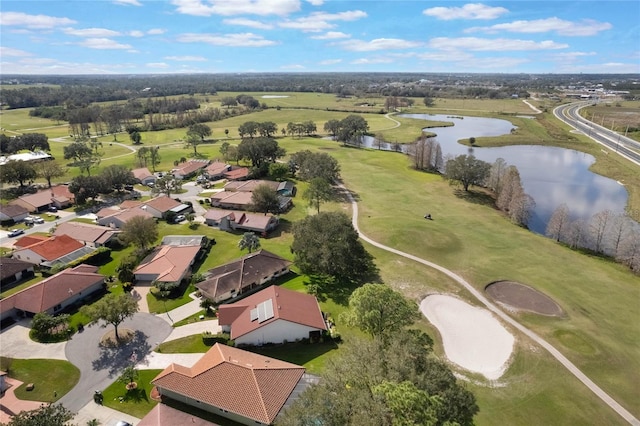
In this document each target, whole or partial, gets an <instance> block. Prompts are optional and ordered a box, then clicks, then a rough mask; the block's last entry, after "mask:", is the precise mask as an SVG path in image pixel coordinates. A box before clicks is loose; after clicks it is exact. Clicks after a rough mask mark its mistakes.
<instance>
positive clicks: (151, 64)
mask: <svg viewBox="0 0 640 426" xmlns="http://www.w3.org/2000/svg"><path fill="white" fill-rule="evenodd" d="M146 66H147V67H148V68H159V69H166V68H169V65H168V64H165V63H164V62H148V63H147V64H146Z"/></svg>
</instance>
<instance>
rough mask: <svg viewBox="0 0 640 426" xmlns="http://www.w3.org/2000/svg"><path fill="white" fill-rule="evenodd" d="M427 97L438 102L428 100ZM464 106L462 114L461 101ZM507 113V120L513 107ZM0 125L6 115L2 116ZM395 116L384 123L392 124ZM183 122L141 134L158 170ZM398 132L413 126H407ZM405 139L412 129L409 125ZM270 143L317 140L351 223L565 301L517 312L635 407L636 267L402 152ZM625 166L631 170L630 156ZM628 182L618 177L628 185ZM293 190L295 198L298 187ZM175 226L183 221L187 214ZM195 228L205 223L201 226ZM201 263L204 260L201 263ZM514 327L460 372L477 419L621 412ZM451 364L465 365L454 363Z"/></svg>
mask: <svg viewBox="0 0 640 426" xmlns="http://www.w3.org/2000/svg"><path fill="white" fill-rule="evenodd" d="M251 95H253V96H254V97H256V98H257V99H259V100H260V101H261V102H262V101H264V102H266V103H267V104H269V105H271V104H270V103H271V102H284V101H289V102H292V101H293V100H294V99H297V97H294V99H291V98H282V99H261V98H259V97H258V96H256V95H255V94H251ZM304 95H305V96H307V97H308V98H313V97H314V96H315V98H313V99H314V100H315V103H314V104H313V105H312V106H314V107H315V106H317V105H319V102H321V101H322V102H325V101H326V102H329V100H325V99H323V96H316V95H315V94H304ZM301 98H302V96H301ZM212 99H213V98H212ZM446 101H447V102H446V104H447V105H451V106H456V107H460V108H459V109H467V108H470V107H471V106H470V105H469V104H470V103H472V102H473V107H474V108H478V109H483V110H484V111H494V110H496V111H498V112H499V113H500V112H502V113H509V114H519V113H522V112H521V111H520V110H519V109H520V108H523V107H524V108H525V110H526V111H528V112H529V113H530V112H531V111H530V109H529V108H528V107H527V106H526V105H525V104H524V103H523V102H521V101H518V100H508V101H505V104H504V105H505V107H504V108H503V109H505V108H507V107H509V111H502V110H501V109H500V108H501V106H500V105H501V104H499V103H487V104H484V106H485V107H484V108H482V106H481V105H482V104H480V103H479V101H478V100H464V102H465V105H462V102H463V100H457V101H450V100H446ZM212 102H213V100H212ZM300 102H302V101H300ZM309 102H311V101H309ZM420 102H421V101H420ZM487 102H492V101H487ZM443 104H444V103H443ZM274 105H275V104H274ZM293 106H300V105H293ZM436 106H437V107H440V106H441V105H440V104H439V102H438V100H437V101H436ZM327 107H329V106H326V107H325V108H327ZM379 107H380V105H379V104H378V105H376V108H377V109H379ZM422 110H424V111H422ZM454 110H458V108H452V112H451V114H453V115H458V113H455V112H453V111H454ZM411 112H426V108H425V107H424V106H421V107H420V106H418V105H416V107H415V110H414V109H412V110H411ZM429 112H431V110H430V111H429ZM433 112H438V111H433ZM440 112H442V111H440ZM4 113H7V111H3V116H2V117H3V120H4V119H5V118H6V116H5V115H4ZM10 113H14V112H13V111H11V112H10ZM464 113H467V112H464ZM468 113H470V114H471V111H469V112H468ZM334 114H335V115H334ZM347 114H348V113H346V112H345V113H342V112H334V111H319V110H302V109H290V110H289V109H287V108H285V105H281V110H280V111H278V110H276V109H273V110H271V109H269V110H267V111H262V112H258V113H254V114H248V115H243V116H240V117H234V118H231V119H228V120H223V121H219V122H213V123H209V124H210V125H211V126H212V127H214V138H215V139H218V138H219V139H218V140H217V141H216V142H215V143H211V144H205V145H200V146H199V147H198V151H199V152H200V153H202V154H203V155H204V156H205V157H207V158H220V157H221V156H220V154H219V147H220V145H221V143H222V142H221V140H224V138H225V136H224V129H225V128H228V129H229V130H230V136H232V135H237V126H238V125H239V124H241V123H243V122H245V121H248V120H254V121H275V122H277V123H278V124H279V126H280V127H282V125H283V124H284V125H285V126H286V123H287V122H289V121H302V120H313V121H315V122H316V124H317V126H318V130H319V131H322V125H323V124H321V120H325V121H326V120H328V119H331V118H332V117H336V118H338V119H340V118H342V117H344V116H346V115H347ZM459 114H460V115H462V114H463V112H460V113H459ZM478 114H480V113H478ZM474 115H475V114H474ZM317 117H318V118H317ZM365 119H367V121H368V122H369V125H370V128H371V129H372V131H374V132H375V129H389V128H390V127H392V126H394V123H393V122H392V121H390V120H389V119H387V118H385V117H384V115H383V114H377V113H368V114H366V115H365ZM509 119H512V120H516V118H514V117H510V118H509ZM521 120H522V121H523V123H522V127H521V129H522V130H521V131H519V133H517V134H516V135H510V136H507V137H503V138H502V140H501V141H500V143H509V142H511V143H526V142H527V139H530V140H531V142H535V141H537V140H543V139H544V140H547V141H549V140H553V141H554V142H555V143H558V144H563V143H567V144H568V145H575V147H579V148H583V149H584V150H585V151H588V152H589V151H593V152H595V151H598V148H597V146H595V145H594V144H592V143H591V142H589V141H587V140H586V138H581V137H575V138H573V139H572V137H573V136H572V135H571V134H570V133H568V129H566V128H565V127H564V126H562V125H559V124H557V123H555V124H554V123H553V121H552V119H551V118H547V119H545V120H546V121H539V120H528V119H521ZM27 122H28V121H27ZM3 123H4V121H3ZM402 124H403V126H404V125H405V123H402ZM2 127H5V126H4V124H3V125H2ZM46 127H47V126H43V130H42V132H44V133H47V134H49V130H53V128H51V129H46ZM409 127H410V126H409V125H407V128H405V129H406V130H409V129H408V128H409ZM402 128H403V127H400V128H396V129H393V131H394V132H402ZM216 129H217V130H216ZM55 130H56V131H57V128H56V129H55ZM185 132H186V131H185V129H177V130H170V131H164V132H153V133H151V132H145V133H143V134H142V140H143V142H144V145H143V146H149V145H152V144H153V145H156V144H157V145H160V146H161V151H160V153H161V156H162V164H161V165H160V166H159V168H158V170H168V169H170V168H171V167H173V161H174V160H176V159H178V158H180V157H182V156H184V157H189V154H190V153H191V152H192V150H190V149H186V148H184V147H183V144H182V143H181V142H179V141H180V139H181V138H182V137H183V136H184V133H185ZM216 132H217V133H216ZM408 133H413V130H410V131H409V132H408ZM216 135H218V136H216ZM219 135H222V136H219ZM51 137H55V136H52V135H50V138H51ZM126 138H127V135H126V134H120V135H118V141H119V142H122V143H124V144H126V145H130V141H128V140H126ZM510 138H511V141H510V140H509V139H510ZM407 139H408V140H412V139H414V136H413V135H412V136H411V137H407ZM102 140H103V145H104V147H105V150H106V152H107V153H108V156H114V152H116V151H115V149H116V147H117V145H115V144H114V145H112V146H109V145H108V143H109V141H112V140H113V137H112V136H108V137H104V138H103V139H102ZM229 140H230V143H238V142H239V141H238V139H235V138H233V137H232V138H230V139H229ZM478 142H479V144H482V143H485V142H486V143H487V145H488V144H490V143H491V142H492V141H489V140H487V141H483V140H482V139H479V141H478ZM540 143H541V142H540ZM55 144H58V143H56V142H52V150H53V145H55ZM279 144H280V145H281V146H283V147H284V148H285V149H286V150H287V152H288V153H293V152H296V151H299V150H303V149H311V150H320V151H322V152H326V153H328V154H330V155H332V156H334V157H335V158H337V159H338V160H339V162H340V164H341V170H342V176H343V178H344V183H345V185H346V186H347V187H348V188H349V189H350V190H352V191H354V192H355V194H356V195H357V197H358V199H359V207H360V220H359V222H360V226H361V230H362V231H363V233H365V234H366V235H368V236H369V237H371V238H373V239H375V240H378V241H380V242H381V243H384V244H386V245H389V246H392V247H395V248H398V249H400V250H403V251H405V252H408V253H411V254H414V255H417V256H420V257H423V258H425V259H428V260H431V261H434V262H436V263H439V264H442V265H443V266H445V267H447V268H449V269H451V270H453V271H455V272H456V273H458V274H460V275H462V276H463V277H464V278H465V279H467V280H468V281H469V282H471V283H472V284H473V285H474V286H476V288H478V289H482V288H483V287H484V286H485V285H486V284H488V283H489V282H491V281H494V280H499V279H511V280H516V281H520V282H523V283H525V284H528V285H531V286H533V287H535V288H536V289H538V290H540V291H542V292H544V293H545V294H547V295H549V296H550V297H552V298H554V300H556V302H558V303H559V304H560V305H561V306H562V308H563V309H564V310H565V312H566V313H567V315H566V317H564V318H546V317H539V316H535V315H532V314H520V315H516V316H517V318H518V320H519V321H521V322H522V323H523V324H524V325H526V326H528V327H530V328H532V329H533V330H534V331H535V332H536V333H538V334H540V335H541V336H543V337H544V338H545V339H547V340H548V341H549V342H550V343H552V344H553V345H554V346H556V347H557V348H558V349H559V350H560V351H561V352H562V353H563V354H564V355H566V356H567V357H568V358H569V359H570V360H571V361H573V362H574V363H575V364H576V365H577V366H578V367H579V368H580V369H582V370H583V371H584V372H585V373H586V374H587V375H588V376H589V377H590V378H592V379H593V380H594V381H595V382H596V383H597V384H598V385H600V386H601V387H602V388H603V389H605V391H607V392H608V393H609V394H610V395H612V396H613V397H614V398H615V399H616V400H617V401H618V402H620V403H621V404H622V405H623V406H625V407H626V408H627V409H629V410H630V411H631V412H632V413H634V414H635V415H636V416H640V398H639V397H638V396H639V395H640V386H639V385H638V383H640V338H639V337H640V322H639V321H638V301H639V300H640V278H638V277H637V276H633V275H632V274H631V273H630V272H629V271H627V270H626V269H625V268H624V267H621V266H620V265H617V264H615V263H613V262H610V261H608V260H605V259H600V258H594V257H589V256H586V255H582V254H579V253H576V252H573V251H571V250H568V249H566V248H564V247H562V246H560V245H557V244H555V243H554V242H553V241H551V240H549V239H547V238H544V237H541V236H538V235H535V234H532V233H530V232H528V231H527V230H525V229H522V228H518V227H516V226H514V225H512V224H511V223H510V222H509V221H508V220H507V219H506V218H504V217H503V216H502V215H501V214H500V213H499V212H497V211H496V210H495V209H494V208H493V207H492V206H491V205H489V204H487V202H486V197H484V196H481V195H478V194H471V195H469V194H464V193H461V192H460V191H458V190H457V188H455V187H452V186H449V185H448V184H447V183H446V182H445V181H443V180H442V178H441V177H439V176H436V175H430V174H426V173H421V172H417V171H414V170H412V169H411V168H410V162H409V160H408V158H407V157H406V156H404V155H402V154H398V153H390V152H380V151H376V150H364V149H355V148H346V147H342V146H341V144H338V143H335V142H331V141H328V140H323V139H320V138H300V139H298V138H289V137H287V138H280V139H279ZM107 147H108V148H107ZM119 148H122V147H118V149H119ZM56 149H58V148H56ZM59 149H60V150H61V148H59ZM122 149H123V150H124V151H117V152H116V153H117V155H122V156H117V157H116V158H113V159H105V160H103V161H102V163H101V165H100V167H104V166H106V165H109V164H124V165H128V166H131V167H134V166H136V162H135V155H133V154H127V153H126V149H125V148H122ZM596 158H597V159H598V163H596V165H595V168H597V167H602V166H601V165H602V164H604V165H605V167H607V168H608V169H609V171H610V172H611V173H618V170H619V169H620V170H622V169H624V170H626V172H625V173H628V174H629V175H630V176H631V177H630V179H631V178H632V175H633V171H634V168H633V167H632V166H630V165H625V164H623V163H617V162H615V161H614V160H613V159H610V158H612V156H608V157H607V156H604V155H601V156H600V157H598V156H597V155H596ZM98 170H99V169H98ZM635 170H636V179H637V175H638V174H637V168H636V169H635ZM633 182H634V181H633V180H632V182H631V183H630V186H629V187H631V188H635V186H634V185H636V184H635V183H633ZM301 193H302V191H301V192H299V194H301ZM630 193H631V195H632V199H636V198H637V197H635V198H634V194H637V189H636V192H632V191H631V190H630ZM295 202H296V204H300V205H302V204H304V201H303V200H302V199H301V197H300V196H298V197H297V198H296V200H295ZM343 208H344V209H345V210H346V211H347V212H348V211H349V210H348V206H341V205H337V204H334V205H330V206H326V207H325V206H323V210H327V209H343ZM425 212H430V213H431V214H432V216H433V218H434V220H433V221H425V220H424V219H423V215H424V213H425ZM312 213H313V212H312V211H311V210H309V209H308V208H306V207H305V208H296V209H294V210H293V211H292V212H291V213H290V214H289V216H286V215H285V217H284V219H285V221H286V222H285V225H288V224H290V223H292V222H293V221H295V220H299V219H300V218H302V217H303V216H304V215H305V214H312ZM182 226H185V225H176V226H174V228H175V230H176V232H179V231H180V229H181V227H182ZM184 229H185V231H186V229H187V228H186V226H185V228H184ZM287 229H288V228H287V227H286V226H285V227H283V230H282V232H281V233H280V234H279V235H276V236H274V237H272V238H269V239H266V240H264V241H263V247H264V248H266V249H267V250H273V251H274V252H276V253H279V254H284V253H286V252H287V251H288V245H289V244H290V241H291V235H290V233H289V232H288V231H287ZM202 230H203V231H204V230H206V227H203V228H202ZM191 232H193V231H191ZM196 232H199V231H196ZM208 232H209V231H205V233H208ZM216 238H219V246H218V247H216V246H214V248H213V249H212V251H211V254H210V256H209V258H208V259H207V262H208V263H212V264H213V263H215V264H220V263H222V262H223V261H225V260H227V259H231V258H234V257H236V256H237V255H238V252H237V251H234V250H227V249H224V250H223V248H225V247H226V248H228V247H233V246H234V245H233V244H234V243H237V242H236V240H237V239H238V238H239V237H238V236H235V235H231V234H223V233H220V235H216ZM367 249H368V250H369V251H370V252H371V253H372V254H373V255H374V256H375V258H376V263H377V265H378V267H379V268H380V272H381V276H382V278H383V280H384V282H386V283H387V284H389V285H391V286H393V287H394V288H396V289H398V290H400V291H402V292H403V293H404V294H405V295H407V296H408V297H410V298H412V299H413V300H415V301H416V302H419V301H420V300H421V299H422V298H423V297H424V296H425V295H427V294H429V293H433V292H446V293H453V294H457V295H458V296H459V297H462V298H464V299H465V300H467V301H469V302H470V303H475V301H474V300H473V298H471V296H470V295H468V294H467V293H466V292H465V291H463V290H461V289H460V288H459V287H458V286H457V285H456V284H455V283H453V282H451V281H450V280H449V279H448V278H446V277H444V276H442V274H440V273H438V272H436V271H433V270H430V269H428V268H426V267H424V266H421V265H418V264H415V263H414V262H410V261H408V260H406V259H403V258H399V257H398V256H395V255H392V254H390V253H386V252H383V251H381V250H379V249H376V248H373V247H370V246H367ZM286 257H288V256H286ZM208 266H209V264H207V265H203V266H202V268H201V269H200V270H204V268H205V267H208ZM419 326H420V327H421V328H424V329H425V330H427V331H428V332H429V334H431V335H432V336H433V337H434V339H435V340H436V342H437V344H436V350H437V352H438V353H440V354H442V353H443V350H442V347H441V345H440V343H439V335H438V333H437V330H436V329H434V328H433V327H431V326H430V325H429V323H428V322H427V321H426V320H424V321H422V322H421V323H420V324H419ZM516 337H517V338H518V344H517V348H516V351H515V353H514V356H513V362H512V364H511V367H510V368H509V370H508V371H507V373H506V374H505V376H504V377H503V378H501V379H500V380H499V381H498V382H497V383H486V382H485V381H484V380H482V379H481V378H479V377H470V376H469V375H467V377H469V379H470V381H469V384H468V386H469V387H470V389H471V390H472V391H473V392H474V393H475V394H476V395H477V397H478V401H479V405H480V409H481V411H480V414H479V415H478V417H477V423H478V424H480V425H493V424H510V425H530V424H531V423H532V421H533V420H532V419H535V421H534V422H536V423H539V424H572V425H573V424H623V422H622V421H621V419H620V418H619V417H618V416H617V415H615V414H614V413H613V412H612V410H610V409H609V408H608V407H606V406H605V405H604V404H603V403H601V402H600V401H599V400H598V399H597V398H596V397H595V396H594V395H592V394H591V392H590V391H588V390H587V389H586V388H585V387H584V385H582V384H581V383H580V382H578V381H577V379H574V378H573V376H571V375H570V374H569V373H568V372H566V371H565V370H564V368H563V367H561V366H560V364H558V363H557V362H556V361H555V360H554V359H552V358H551V357H550V356H549V355H548V354H547V353H546V352H545V351H544V350H543V349H541V348H539V347H537V345H535V344H532V342H530V341H529V340H528V339H526V338H524V337H523V336H521V335H519V334H517V333H516ZM487 344H491V342H487ZM461 373H462V374H465V372H464V371H461Z"/></svg>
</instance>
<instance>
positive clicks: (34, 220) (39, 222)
mask: <svg viewBox="0 0 640 426" xmlns="http://www.w3.org/2000/svg"><path fill="white" fill-rule="evenodd" d="M33 223H37V224H43V223H44V219H43V218H41V217H38V216H36V217H34V218H33Z"/></svg>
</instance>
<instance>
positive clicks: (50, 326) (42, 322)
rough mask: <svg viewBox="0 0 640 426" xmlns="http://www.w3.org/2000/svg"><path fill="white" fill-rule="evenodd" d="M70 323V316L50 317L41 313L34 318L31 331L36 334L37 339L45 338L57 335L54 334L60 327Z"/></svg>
mask: <svg viewBox="0 0 640 426" xmlns="http://www.w3.org/2000/svg"><path fill="white" fill-rule="evenodd" d="M68 322H69V315H68V314H62V315H56V316H53V315H49V314H48V313H46V312H39V313H37V314H35V315H34V316H33V319H32V320H31V329H32V330H33V332H34V333H35V335H36V337H39V338H44V337H46V336H49V335H51V334H55V332H52V331H54V330H56V329H57V328H58V327H59V326H61V325H63V324H65V325H66V324H67V323H68Z"/></svg>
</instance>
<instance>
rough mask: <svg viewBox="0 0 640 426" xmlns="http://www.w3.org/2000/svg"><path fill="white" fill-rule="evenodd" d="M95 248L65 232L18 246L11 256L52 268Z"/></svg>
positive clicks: (84, 254) (71, 260)
mask: <svg viewBox="0 0 640 426" xmlns="http://www.w3.org/2000/svg"><path fill="white" fill-rule="evenodd" d="M95 250H96V249H95V248H93V247H88V246H85V245H84V244H83V243H81V242H80V241H78V240H75V239H73V238H71V237H70V236H68V235H64V234H63V235H54V236H52V237H49V238H47V239H45V240H42V241H38V242H36V243H34V244H31V245H29V246H26V247H22V248H17V249H16V250H14V251H13V254H12V256H11V257H13V258H14V259H18V260H24V261H25V262H29V263H32V264H34V265H39V266H40V267H45V268H51V267H53V266H56V265H66V264H68V263H71V262H73V261H74V260H76V259H79V258H81V257H83V256H86V255H87V254H90V253H92V252H93V251H95Z"/></svg>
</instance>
